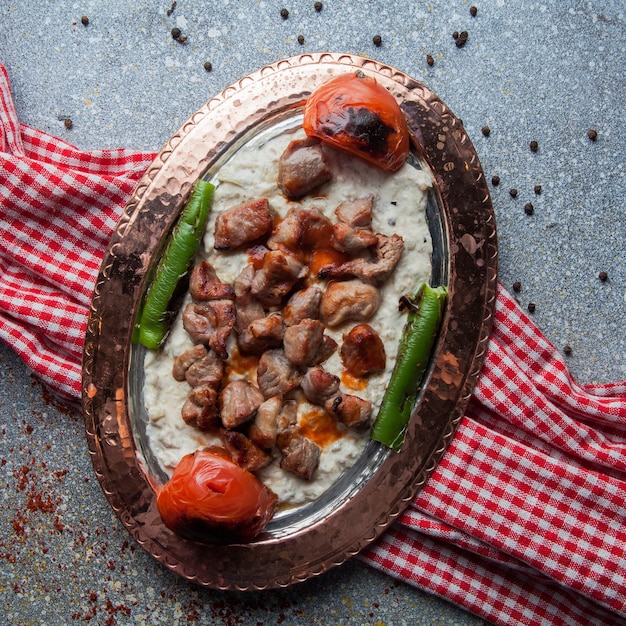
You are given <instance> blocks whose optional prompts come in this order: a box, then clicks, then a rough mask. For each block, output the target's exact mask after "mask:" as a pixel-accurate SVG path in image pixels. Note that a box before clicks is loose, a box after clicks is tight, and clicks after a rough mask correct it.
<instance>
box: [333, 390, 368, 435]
mask: <svg viewBox="0 0 626 626" xmlns="http://www.w3.org/2000/svg"><path fill="white" fill-rule="evenodd" d="M324 408H325V409H326V411H327V412H328V413H330V415H333V416H335V417H336V418H337V419H338V420H339V421H340V422H343V423H344V424H345V425H346V426H348V427H349V428H353V429H354V430H359V431H362V430H366V429H367V428H368V426H369V422H370V416H371V414H372V403H371V402H368V401H367V400H363V399H362V398H359V397H358V396H353V395H350V394H347V393H346V394H338V395H336V396H333V397H332V398H328V400H326V403H325V405H324Z"/></svg>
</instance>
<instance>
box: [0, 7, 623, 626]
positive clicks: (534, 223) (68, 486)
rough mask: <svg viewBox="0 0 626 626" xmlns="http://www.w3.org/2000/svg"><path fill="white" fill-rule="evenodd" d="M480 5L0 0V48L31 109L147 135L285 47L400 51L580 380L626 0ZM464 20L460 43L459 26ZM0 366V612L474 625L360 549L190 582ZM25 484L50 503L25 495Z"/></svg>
mask: <svg viewBox="0 0 626 626" xmlns="http://www.w3.org/2000/svg"><path fill="white" fill-rule="evenodd" d="M471 4H472V2H468V1H464V0H431V1H430V2H428V3H424V2H418V1H407V0H405V1H401V0H393V1H384V0H371V1H364V0H363V1H360V0H353V1H348V0H325V1H324V3H323V9H322V11H321V12H316V11H315V10H314V8H313V2H312V1H309V0H285V1H283V0H281V1H280V2H276V1H273V0H272V1H270V0H267V1H252V0H239V1H236V0H220V1H219V2H218V1H205V2H202V1H200V0H181V1H179V2H178V3H177V5H176V7H175V9H174V11H173V12H172V13H171V15H167V11H168V9H170V8H171V3H170V2H169V1H167V0H160V1H157V0H143V1H139V0H128V1H124V2H120V1H119V0H117V1H114V0H100V1H96V0H77V1H73V2H69V1H65V0H46V1H43V0H21V1H18V0H2V1H1V2H0V61H2V63H3V64H4V65H5V66H6V68H7V70H8V72H9V75H10V78H11V82H12V87H13V91H14V96H15V100H16V105H17V109H18V113H19V116H20V119H21V121H22V122H24V123H26V124H29V125H31V126H34V127H38V128H41V129H42V130H45V131H47V132H50V133H52V134H55V135H58V136H60V137H62V138H63V139H65V140H66V141H69V142H71V143H73V144H75V145H77V146H79V147H80V148H114V147H120V146H125V147H131V148H137V149H144V150H155V151H157V150H159V149H160V148H161V146H162V145H163V144H164V143H165V141H166V140H167V138H168V137H169V136H170V135H171V134H173V133H174V132H175V131H176V130H177V129H178V128H179V127H180V126H181V125H182V123H183V122H184V121H185V120H186V119H187V118H188V117H189V116H190V115H191V114H192V113H193V112H194V111H195V110H196V109H198V108H199V107H200V106H201V105H202V104H203V103H204V102H205V101H206V100H207V99H208V98H210V97H211V96H212V95H213V94H215V93H217V92H218V91H220V90H222V89H223V88H224V87H226V86H227V85H229V84H230V83H231V82H234V81H235V80H237V79H238V78H240V77H241V76H243V75H245V74H248V73H250V72H252V71H254V70H256V69H258V68H259V67H261V66H262V65H264V64H267V63H272V62H274V61H277V60H278V59H280V58H282V57H285V56H291V55H295V54H299V53H301V52H306V51H310V52H318V51H337V52H349V53H354V54H360V55H366V56H370V57H373V58H376V59H378V60H380V61H382V62H385V63H389V64H391V65H393V66H395V67H397V68H398V69H400V70H402V71H404V72H406V73H408V74H410V75H412V76H413V77H415V78H417V79H418V80H421V81H422V82H424V83H425V84H426V85H427V86H428V87H429V88H430V89H431V90H433V91H434V92H435V93H437V94H438V95H439V96H440V97H441V98H442V99H443V100H444V101H445V102H446V103H447V105H448V106H449V107H450V108H451V109H452V111H454V113H455V114H456V115H457V116H458V117H460V118H461V119H463V121H464V124H465V127H466V129H467V131H468V132H469V135H470V137H471V139H472V141H473V143H474V145H475V147H476V150H477V152H478V154H479V157H480V159H481V162H482V165H483V168H484V170H485V174H486V176H487V179H488V180H491V178H492V176H494V175H498V176H499V177H500V184H499V186H497V187H491V190H492V199H493V203H494V207H495V211H496V216H497V220H498V233H499V251H500V279H501V281H502V283H503V284H504V285H506V286H507V287H508V288H509V289H510V288H511V286H512V284H513V283H514V282H515V281H519V282H521V285H522V288H521V292H520V293H519V294H518V295H519V299H520V302H521V303H522V304H523V305H524V306H527V304H528V303H529V302H533V303H535V305H536V309H535V313H534V314H533V319H534V320H535V321H536V323H537V324H538V326H539V327H540V328H541V329H542V330H543V331H544V332H545V334H546V336H547V337H548V338H549V339H550V340H551V341H552V342H553V343H554V344H555V346H557V347H558V348H560V349H563V348H564V347H565V346H566V345H568V346H570V347H571V350H572V352H571V355H570V356H568V363H569V365H570V368H571V371H572V373H573V375H574V376H575V378H576V379H577V380H578V381H579V382H581V383H583V384H586V383H596V382H600V383H601V382H611V381H618V380H624V379H626V332H625V331H626V323H625V321H624V320H625V319H626V264H625V262H624V258H625V252H626V250H625V247H626V227H625V225H624V223H625V217H626V209H625V207H624V191H625V189H626V184H625V183H626V180H625V170H624V145H626V129H625V124H624V100H625V98H626V84H625V75H626V74H625V68H626V63H625V60H626V59H625V52H624V41H625V39H626V38H625V35H626V28H625V11H626V8H625V6H624V3H623V2H622V1H620V0H612V1H611V0H592V1H588V2H579V1H574V0H537V1H533V0H527V1H524V0H508V1H506V2H505V1H504V0H489V1H487V0H482V1H479V0H476V2H475V3H474V4H475V6H476V7H477V8H478V12H477V14H476V16H475V17H473V16H472V15H470V10H469V9H470V6H471ZM282 8H287V9H288V10H289V17H288V19H282V18H281V15H280V10H281V9H282ZM83 15H85V16H87V17H88V18H89V24H88V25H87V26H84V25H83V24H82V23H81V16H83ZM174 27H178V28H180V30H181V31H182V34H183V35H185V36H187V42H186V43H185V44H181V43H179V42H177V41H174V40H173V39H172V36H171V29H172V28H174ZM463 30H467V31H468V33H469V38H468V41H467V44H466V45H465V46H464V47H463V48H457V47H456V45H455V42H454V39H453V38H452V33H453V31H463ZM299 35H302V36H303V37H304V43H303V44H300V43H298V36H299ZM374 35H380V36H381V38H382V45H381V46H379V47H377V46H375V45H374V44H373V41H372V38H373V36H374ZM427 54H430V55H432V57H433V59H434V64H433V65H432V66H429V65H428V64H427V62H426V55H427ZM206 61H210V62H211V63H212V71H211V72H207V71H206V70H205V68H204V63H205V62H206ZM66 118H71V119H72V122H73V127H72V128H71V129H69V130H68V129H66V128H65V126H64V120H65V119H66ZM485 125H487V126H489V128H490V130H491V133H490V135H489V136H488V137H486V136H485V135H484V134H483V133H482V132H481V129H482V128H483V127H484V126H485ZM589 129H595V130H596V131H597V133H598V135H597V140H596V141H591V140H590V139H589V138H588V136H587V132H588V130H589ZM533 140H535V141H537V142H538V144H539V150H538V151H537V152H532V151H531V150H530V148H529V143H530V142H531V141H533ZM0 175H1V173H0ZM535 185H541V188H542V191H541V194H539V195H537V194H536V193H535V192H534V187H535ZM511 188H516V189H517V190H518V194H517V197H516V198H513V197H512V196H511V195H510V193H509V190H510V189H511ZM527 202H531V203H532V204H533V205H534V213H533V215H530V216H529V215H526V214H525V212H524V208H523V207H524V205H525V204H526V203H527ZM601 271H603V272H606V273H607V274H608V280H606V281H604V282H603V281H601V280H599V278H598V274H599V272H601ZM0 365H1V367H2V374H1V375H0V459H1V463H2V467H1V468H0V472H1V473H0V476H1V480H2V486H1V488H0V494H1V496H0V497H1V498H2V500H1V502H2V505H1V508H2V513H1V514H0V598H1V604H0V607H1V608H0V610H1V611H2V616H1V617H0V623H8V624H20V625H21V624H66V623H77V622H80V621H82V620H90V621H91V623H97V624H105V623H115V624H135V623H139V624H141V623H146V624H158V623H163V624H188V623H200V624H224V625H230V624H238V625H239V624H241V625H244V626H253V625H254V626H256V625H258V624H262V625H265V624H294V625H304V624H362V625H372V626H373V625H378V626H382V625H386V626H396V625H403V624H479V623H482V622H481V620H479V619H477V618H476V617H473V616H471V615H469V614H468V613H466V612H464V611H463V610H461V609H457V608H456V607H453V606H452V605H450V604H448V603H447V602H445V601H442V600H439V599H437V598H434V597H432V596H431V595H429V594H426V593H423V592H422V591H420V590H416V589H413V588H411V587H409V586H407V585H404V584H402V583H398V582H396V581H394V580H393V579H392V578H390V577H388V576H385V575H383V574H380V573H377V572H374V571H372V570H371V569H369V568H367V567H366V566H364V565H362V564H361V563H359V562H357V561H355V560H353V561H350V562H348V563H347V564H345V565H344V566H342V567H340V568H338V569H336V570H333V571H332V572H330V573H328V574H327V575H324V576H323V577H321V578H320V579H317V580H312V581H309V582H307V583H305V584H302V585H298V586H297V587H295V588H293V589H291V590H286V591H278V592H270V593H263V594H249V595H238V594H224V593H217V592H212V591H204V590H200V589H196V588H194V587H192V586H189V585H188V584H186V583H184V582H182V581H181V580H179V579H177V578H175V577H174V575H173V574H170V573H169V572H168V571H167V570H165V569H164V568H162V567H161V566H159V565H158V564H157V563H156V562H154V561H153V560H152V559H151V558H150V557H149V556H148V555H147V554H146V553H144V551H143V550H142V549H141V548H138V547H136V546H135V544H134V542H133V541H132V539H130V537H129V536H128V535H127V533H126V531H125V530H124V529H123V528H122V527H121V525H120V523H119V522H118V520H117V518H116V517H115V516H114V514H113V513H112V511H111V510H110V509H109V507H108V504H107V502H106V500H105V498H104V496H103V495H102V492H101V490H100V487H99V485H98V483H97V480H96V479H95V477H94V475H93V472H92V469H91V462H90V459H89V456H88V453H87V447H86V444H85V441H84V432H83V426H82V421H81V417H80V415H78V414H77V412H76V411H74V410H71V409H69V408H67V407H63V406H61V405H59V404H58V403H57V402H55V401H54V400H53V399H52V398H51V396H50V394H49V393H48V392H47V391H46V390H44V389H43V388H42V387H41V386H40V384H39V383H37V382H36V381H35V380H34V379H33V378H32V376H31V375H30V373H29V372H28V370H27V369H26V368H25V367H24V366H23V365H22V363H21V362H20V361H19V360H18V359H17V357H16V356H15V355H14V354H13V353H12V352H11V350H10V349H9V348H8V347H6V346H4V345H0ZM33 484H36V485H37V487H38V493H40V494H41V493H43V494H45V495H46V498H48V500H46V501H47V502H48V504H49V506H47V507H46V506H39V507H38V508H37V510H36V511H34V512H33V511H31V510H30V509H29V507H28V504H29V501H28V498H29V493H30V494H31V495H32V490H30V487H29V485H33ZM29 490H30V491H29ZM40 504H41V503H40ZM43 504H45V502H44V503H43ZM20 525H21V526H20ZM107 620H108V622H107Z"/></svg>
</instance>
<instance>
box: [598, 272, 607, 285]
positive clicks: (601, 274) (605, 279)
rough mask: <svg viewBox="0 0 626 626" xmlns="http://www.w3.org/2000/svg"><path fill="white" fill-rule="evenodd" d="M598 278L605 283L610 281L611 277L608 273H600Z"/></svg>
mask: <svg viewBox="0 0 626 626" xmlns="http://www.w3.org/2000/svg"><path fill="white" fill-rule="evenodd" d="M598 278H599V279H600V280H601V281H602V282H603V283H605V282H606V281H607V280H608V279H609V275H608V274H607V273H606V272H600V273H599V274H598Z"/></svg>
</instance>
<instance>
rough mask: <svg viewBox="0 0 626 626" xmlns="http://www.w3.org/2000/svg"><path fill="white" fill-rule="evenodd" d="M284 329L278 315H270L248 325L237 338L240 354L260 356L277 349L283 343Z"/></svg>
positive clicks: (281, 319) (280, 317)
mask: <svg viewBox="0 0 626 626" xmlns="http://www.w3.org/2000/svg"><path fill="white" fill-rule="evenodd" d="M284 334H285V327H284V325H283V316H282V315H281V314H280V313H271V314H270V315H268V316H267V317H261V318H259V319H257V320H254V321H253V322H250V324H248V328H246V329H245V330H244V331H243V332H241V333H239V336H238V337H237V347H238V348H239V352H240V353H241V354H262V353H263V352H265V350H267V349H268V348H278V347H279V346H280V345H281V344H282V342H283V336H284Z"/></svg>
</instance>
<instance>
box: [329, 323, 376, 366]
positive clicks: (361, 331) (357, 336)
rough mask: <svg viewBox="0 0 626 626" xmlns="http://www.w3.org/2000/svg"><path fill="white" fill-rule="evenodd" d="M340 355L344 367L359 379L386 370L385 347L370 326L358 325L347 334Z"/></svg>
mask: <svg viewBox="0 0 626 626" xmlns="http://www.w3.org/2000/svg"><path fill="white" fill-rule="evenodd" d="M339 354H340V356H341V361H342V363H343V366H344V367H345V368H346V369H347V370H348V372H349V373H350V374H352V376H356V377H357V378H362V377H364V376H368V375H369V374H371V373H373V372H380V371H382V370H384V369H385V363H386V354H385V346H384V344H383V341H382V339H381V338H380V336H379V335H378V333H377V332H376V331H375V330H374V329H373V328H372V327H371V326H370V325H369V324H357V325H356V326H355V327H354V328H352V329H351V330H350V332H348V333H346V334H345V335H344V336H343V344H342V346H341V351H340V353H339Z"/></svg>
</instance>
